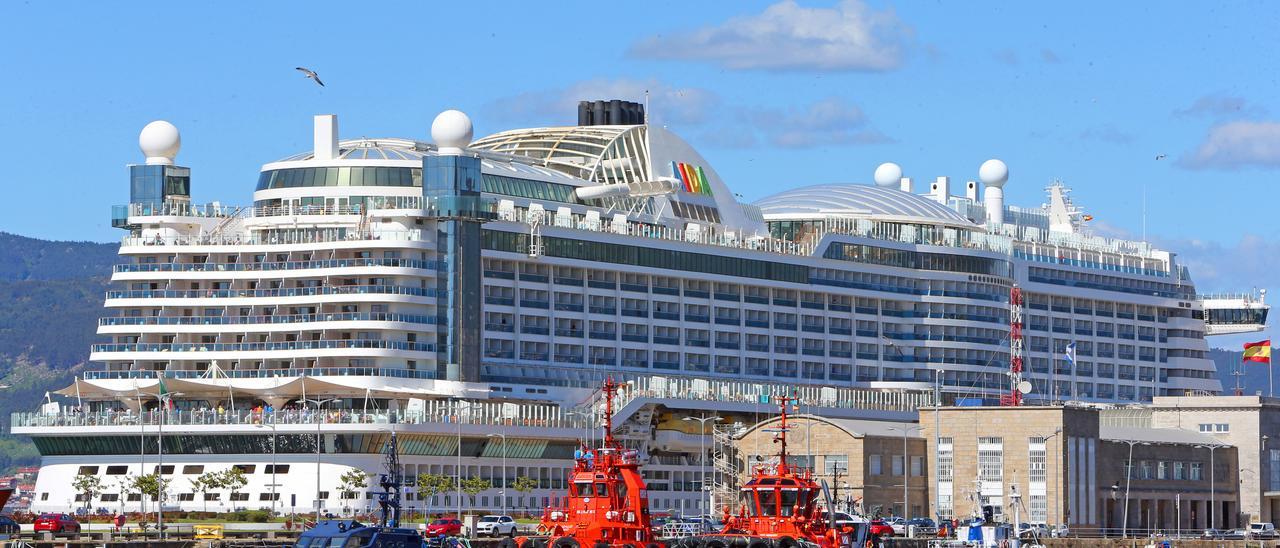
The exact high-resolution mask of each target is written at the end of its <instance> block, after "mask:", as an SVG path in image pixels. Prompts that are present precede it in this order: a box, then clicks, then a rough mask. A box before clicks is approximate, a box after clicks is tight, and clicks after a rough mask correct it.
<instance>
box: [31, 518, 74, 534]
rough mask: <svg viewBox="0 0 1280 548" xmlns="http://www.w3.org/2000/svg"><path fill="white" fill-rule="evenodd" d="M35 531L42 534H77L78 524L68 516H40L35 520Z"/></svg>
mask: <svg viewBox="0 0 1280 548" xmlns="http://www.w3.org/2000/svg"><path fill="white" fill-rule="evenodd" d="M35 531H36V532H37V533H43V532H45V531H48V532H50V533H79V532H80V522H78V521H76V518H73V517H71V515H69V514H40V517H38V518H36V521H35Z"/></svg>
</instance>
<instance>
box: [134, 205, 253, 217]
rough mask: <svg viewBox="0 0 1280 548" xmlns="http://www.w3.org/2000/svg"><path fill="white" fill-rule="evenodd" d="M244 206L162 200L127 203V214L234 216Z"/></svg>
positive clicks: (149, 215) (140, 215)
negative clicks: (160, 201)
mask: <svg viewBox="0 0 1280 548" xmlns="http://www.w3.org/2000/svg"><path fill="white" fill-rule="evenodd" d="M243 210H244V208H242V207H236V206H224V205H221V204H192V203H189V202H164V203H159V204H145V203H138V204H129V216H131V217H132V216H139V217H170V216H172V217H205V218H220V217H235V216H237V215H239V214H240V212H241V211H243Z"/></svg>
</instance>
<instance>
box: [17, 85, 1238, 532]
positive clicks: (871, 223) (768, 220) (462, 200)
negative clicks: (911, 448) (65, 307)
mask: <svg viewBox="0 0 1280 548" xmlns="http://www.w3.org/2000/svg"><path fill="white" fill-rule="evenodd" d="M624 107H625V106H624ZM636 107H637V106H636V105H631V106H630V107H625V108H633V109H634V108H636ZM625 108H624V110H625ZM599 112H603V113H604V114H596V115H595V117H594V118H593V120H595V121H597V122H598V121H600V120H605V121H610V120H612V122H618V121H620V120H626V121H629V122H633V123H626V124H619V123H606V124H604V125H583V126H570V127H558V128H538V129H525V130H514V131H507V132H502V133H498V134H495V135H491V136H488V137H484V138H481V139H479V140H476V141H474V142H472V140H471V133H472V130H471V123H470V120H469V119H467V118H466V116H465V115H464V114H462V113H460V112H457V111H448V112H446V113H444V114H442V115H441V117H439V118H437V120H436V123H434V124H433V125H432V134H433V138H434V140H435V144H428V143H425V142H419V141H415V140H410V139H355V140H339V138H338V122H337V119H336V118H335V117H333V116H329V115H325V116H317V117H316V126H315V127H316V130H315V135H314V143H315V146H314V150H312V151H310V152H306V153H302V154H298V155H295V156H292V157H289V158H285V159H282V160H279V161H276V162H271V163H268V164H265V165H264V166H263V167H262V169H261V172H260V175H259V178H258V184H257V188H256V190H255V191H254V194H253V202H252V204H251V205H247V206H244V207H231V206H225V205H221V204H219V203H216V202H215V203H212V204H207V205H196V204H193V203H192V201H191V199H190V183H191V171H190V170H189V169H188V168H185V167H179V166H177V165H175V164H174V159H175V158H176V155H177V153H178V144H179V142H180V140H179V137H178V133H177V130H176V128H175V129H173V131H168V128H172V125H169V124H167V123H156V124H153V125H149V126H148V129H146V130H144V132H143V135H142V138H141V139H140V144H141V146H142V148H143V151H144V153H145V155H146V157H147V162H146V165H139V166H132V167H131V178H132V181H131V200H130V202H131V203H130V204H129V205H128V206H123V207H119V208H117V210H116V212H115V215H114V223H115V225H116V226H120V227H121V228H124V229H126V230H128V235H127V236H126V237H125V238H124V240H123V241H122V243H121V248H120V254H121V256H122V257H123V258H124V261H123V263H122V264H120V265H118V266H117V267H116V269H115V272H114V274H113V277H112V279H113V281H114V282H115V285H116V287H115V288H114V289H112V290H111V291H110V292H109V293H108V295H107V299H106V307H107V308H108V313H107V314H106V315H105V317H104V318H102V320H101V323H100V328H99V333H101V334H102V335H104V336H106V337H109V338H110V342H107V343H103V344H99V345H95V346H94V348H93V351H92V354H91V360H92V361H94V362H96V363H98V364H100V365H99V366H98V367H96V368H95V369H94V370H92V371H90V372H87V373H86V374H85V375H84V376H83V378H81V379H78V380H77V382H76V384H75V385H74V386H71V387H68V388H66V389H64V390H62V391H60V392H59V393H60V394H62V395H64V396H67V397H69V398H72V401H74V402H75V404H74V405H76V409H73V410H66V409H63V410H62V411H61V412H56V413H50V412H46V413H32V414H18V415H15V416H14V420H13V425H14V432H15V433H19V434H26V435H31V436H32V437H33V438H34V439H35V441H36V443H37V445H38V446H39V448H40V450H41V451H42V454H43V455H44V461H43V471H42V473H41V476H40V483H39V485H38V486H37V491H38V494H37V496H36V499H37V500H36V503H35V509H36V510H41V509H51V510H52V509H66V508H67V507H68V506H76V505H78V504H81V503H78V502H77V500H78V495H77V494H76V493H75V492H74V491H73V490H72V489H71V488H70V487H69V486H68V484H69V481H68V478H70V477H72V476H74V475H76V474H77V473H84V474H94V475H99V476H101V477H102V478H103V479H104V485H105V486H108V488H107V489H105V490H104V493H103V494H101V495H99V496H96V497H94V498H93V499H92V500H91V501H89V505H90V506H92V507H95V508H96V507H105V508H108V509H113V510H114V509H117V508H137V507H138V506H139V504H140V503H141V500H140V498H141V497H139V496H138V495H137V494H136V493H132V492H131V489H130V488H128V487H125V486H122V485H123V484H122V483H121V482H124V483H127V481H126V480H127V478H129V477H130V476H136V475H138V474H140V473H152V472H156V471H158V472H161V473H163V474H166V477H169V478H171V479H172V482H171V483H170V484H169V487H168V489H167V492H166V496H165V503H164V504H165V507H166V508H182V509H187V510H200V509H202V508H204V507H205V506H206V505H208V507H209V508H210V509H214V508H217V509H226V508H231V507H274V508H275V509H276V510H277V511H288V510H289V509H290V508H291V507H292V508H296V509H298V510H299V511H306V510H310V509H312V508H313V507H314V506H315V505H316V501H315V499H316V493H317V491H319V499H320V500H319V506H321V507H322V508H323V509H325V510H326V511H333V512H338V511H341V510H343V509H346V508H355V509H363V508H365V507H367V506H368V505H369V503H370V500H369V498H368V496H369V495H367V494H366V493H365V489H356V490H355V492H354V493H353V494H351V495H349V496H350V497H354V498H344V496H343V495H340V494H339V493H340V491H341V490H342V489H341V487H340V476H341V475H342V473H344V472H345V471H347V470H350V469H352V468H357V469H364V470H368V471H375V470H377V469H378V467H379V464H378V463H379V461H380V457H379V455H378V452H379V451H380V450H381V447H382V443H383V442H384V440H385V439H386V437H387V436H388V435H389V432H390V431H391V430H393V429H394V430H396V431H397V432H398V436H399V444H400V449H401V452H402V457H401V462H402V463H405V466H406V473H407V474H409V475H411V476H416V475H417V474H422V473H431V474H446V475H461V476H463V477H480V478H484V479H488V480H491V481H492V482H493V483H494V484H495V487H494V488H493V489H490V490H487V491H484V492H483V493H480V494H479V495H477V496H476V497H475V502H474V503H472V502H471V501H470V500H467V501H466V504H465V505H464V506H465V507H466V508H473V507H478V508H481V509H483V510H484V511H500V510H503V509H506V510H511V509H520V510H521V511H524V510H532V509H536V508H540V507H541V506H543V505H544V504H545V503H546V502H547V499H548V498H550V497H554V496H555V494H556V493H558V492H560V491H559V489H560V488H561V487H562V482H563V478H564V471H565V469H566V467H567V465H568V462H569V461H568V458H569V457H570V456H571V455H572V452H573V450H574V448H575V447H576V441H575V440H577V439H580V438H583V437H584V436H589V432H590V430H591V428H590V425H591V424H594V422H595V421H594V419H593V414H594V413H596V412H597V411H596V409H597V408H598V405H599V402H595V401H593V399H592V398H593V395H592V394H593V392H592V390H591V387H593V386H595V385H597V384H598V382H599V381H600V380H601V379H602V378H603V377H604V376H606V375H612V376H613V377H615V378H617V379H620V380H625V381H627V382H628V383H630V384H631V385H632V386H633V389H632V390H631V391H630V392H629V393H628V394H627V395H626V396H624V398H625V401H623V402H619V407H618V408H619V409H621V410H622V411H621V413H620V416H619V417H617V420H616V423H617V424H618V425H619V428H620V434H621V437H622V438H624V439H626V440H628V442H629V443H631V444H633V445H635V446H636V447H638V448H640V449H641V454H642V457H643V458H644V459H646V463H647V464H646V466H645V468H644V470H645V473H646V476H647V479H648V482H649V485H650V489H651V494H650V498H651V499H652V500H653V502H654V505H655V511H668V510H670V511H687V512H695V511H699V510H700V509H701V508H703V507H704V506H705V503H704V502H702V501H701V499H702V489H701V485H702V478H703V473H704V472H707V473H708V474H711V476H712V477H719V476H717V474H721V475H724V476H726V477H727V476H732V474H730V473H729V472H730V471H727V470H720V469H719V468H716V469H715V470H713V471H712V470H710V469H711V468H712V466H711V464H710V462H711V461H712V460H713V459H712V456H713V455H715V454H717V453H716V451H717V450H716V449H715V447H714V446H709V447H707V449H708V451H707V453H706V455H705V456H703V455H701V454H700V449H699V441H700V435H699V434H702V433H703V432H701V431H700V430H699V428H700V427H701V426H700V423H698V422H696V421H683V420H680V419H681V418H682V417H685V416H687V415H689V414H697V413H713V412H714V413H719V414H721V415H722V416H724V417H726V420H725V421H723V422H724V423H728V424H732V423H734V422H744V423H754V418H755V417H756V414H757V413H768V412H769V410H770V409H771V404H770V403H769V400H770V398H771V397H772V396H776V395H780V394H787V393H791V392H793V391H797V392H798V393H799V395H800V397H801V401H802V404H803V405H805V406H808V407H811V408H813V409H814V410H815V412H821V413H823V414H825V415H828V416H837V417H853V418H866V419H884V420H893V419H898V420H901V419H909V418H911V417H913V416H914V409H915V408H916V407H917V406H918V405H924V404H928V403H929V402H931V401H932V400H931V398H932V388H933V383H934V382H935V380H937V381H939V382H941V383H942V391H943V393H944V397H945V398H947V399H954V398H984V399H987V400H993V399H995V398H997V397H998V396H999V395H1001V394H1003V393H1005V392H1007V391H1008V389H1009V382H1008V379H1007V376H1006V372H1007V370H1008V367H1009V364H1008V361H1009V344H1010V342H1009V340H1008V336H1009V313H1008V298H1009V297H1008V296H1009V292H1010V289H1011V288H1012V287H1013V286H1014V285H1015V284H1017V285H1018V286H1019V287H1021V288H1022V291H1023V293H1024V295H1025V299H1026V304H1025V314H1024V316H1025V318H1026V319H1025V323H1026V325H1025V336H1026V340H1025V342H1026V346H1025V349H1026V350H1025V354H1026V372H1025V373H1024V375H1023V377H1024V378H1027V379H1029V380H1030V381H1031V383H1032V386H1033V391H1032V393H1031V395H1030V396H1028V397H1029V398H1031V399H1042V400H1086V401H1095V402H1139V401H1150V400H1151V398H1152V397H1153V396H1154V395H1174V394H1182V393H1189V392H1200V391H1218V390H1220V388H1221V387H1220V385H1219V382H1218V381H1217V379H1216V376H1215V375H1214V366H1213V363H1212V362H1211V361H1209V360H1208V359H1206V358H1205V351H1206V350H1207V346H1206V343H1205V340H1204V336H1205V334H1206V333H1205V330H1206V327H1205V321H1204V319H1203V308H1202V304H1201V302H1200V301H1198V300H1197V299H1196V298H1195V291H1194V286H1193V284H1192V282H1191V279H1190V278H1189V277H1188V274H1187V272H1186V270H1185V269H1184V268H1183V267H1181V266H1180V265H1179V264H1178V263H1177V260H1176V257H1175V255H1174V254H1173V253H1170V252H1167V251H1162V250H1157V249H1154V248H1152V247H1150V246H1149V245H1147V244H1145V243H1140V242H1129V241H1117V240H1110V239H1104V238H1099V237H1094V236H1090V235H1088V233H1087V231H1085V230H1083V229H1082V227H1083V223H1084V220H1083V218H1082V214H1081V213H1080V211H1079V210H1078V208H1076V207H1075V206H1073V205H1072V204H1071V203H1070V200H1069V199H1068V198H1067V194H1066V189H1065V188H1064V187H1062V186H1061V185H1058V184H1055V185H1053V186H1051V187H1050V188H1049V192H1050V203H1049V204H1047V205H1046V206H1044V207H1040V208H1017V207H1012V206H1005V205H1004V203H1003V194H1002V187H1003V185H1004V184H1005V182H1006V181H1007V180H1008V179H1009V171H1008V168H1007V167H1005V166H1004V164H1003V163H1002V162H999V161H998V160H991V161H988V162H987V163H986V164H983V166H982V168H981V170H980V173H981V176H980V180H981V182H982V183H983V184H985V185H986V186H987V188H986V195H985V200H983V201H981V202H979V201H978V196H979V183H978V182H969V183H968V184H967V187H966V191H965V195H964V196H952V195H951V194H950V190H949V188H950V183H949V181H947V180H945V178H939V179H938V180H937V182H936V183H933V187H932V188H931V190H930V192H929V193H928V194H925V195H917V194H915V193H913V192H912V191H911V183H910V180H909V179H906V178H903V177H902V169H901V168H900V167H898V166H895V165H886V166H881V168H880V169H877V170H876V178H875V180H876V183H877V185H875V186H872V185H861V184H832V185H820V186H811V187H802V188H796V189H791V190H783V191H781V192H779V193H777V194H775V195H773V196H769V197H767V198H764V199H762V200H759V201H757V202H756V203H754V204H744V203H739V202H738V201H736V200H735V199H734V194H733V192H732V191H731V190H730V188H729V187H728V186H727V184H726V183H725V182H724V181H723V180H722V179H721V178H720V177H719V175H718V174H717V173H716V171H715V170H714V169H712V167H711V165H710V164H709V163H708V162H707V161H706V159H705V158H703V157H702V156H700V155H699V154H698V153H697V152H696V151H695V150H694V149H693V148H692V147H690V146H689V145H688V144H687V143H685V142H684V141H683V140H681V139H680V138H679V137H677V136H676V135H675V134H673V133H672V132H670V131H668V130H666V129H664V128H659V127H656V126H648V125H644V124H642V123H641V124H636V123H634V122H635V121H636V120H635V119H634V116H629V115H626V116H622V117H618V116H612V117H611V116H610V115H609V111H607V110H606V111H599ZM620 112H621V111H620ZM1073 343H1074V347H1073V348H1074V351H1075V363H1074V365H1072V364H1069V363H1068V361H1067V360H1066V358H1065V356H1066V349H1067V346H1068V345H1069V344H1073ZM268 406H269V407H270V409H267V407H268ZM317 407H319V409H318V410H317ZM169 408H172V409H170V410H164V409H169ZM259 408H261V410H259ZM162 410H164V411H162ZM46 411H51V410H46ZM710 432H711V427H710V426H708V429H707V431H706V433H707V434H709V433H710ZM497 434H501V435H497ZM504 436H505V437H504ZM161 440H163V444H162V445H161V443H160V441H161ZM317 441H318V442H319V443H317ZM158 449H162V450H159V451H158ZM722 460H723V459H722ZM700 463H706V464H707V468H706V469H704V468H702V467H700ZM232 466H236V467H239V468H241V469H242V470H244V471H245V473H246V477H247V478H248V479H249V484H248V485H247V486H245V487H243V488H241V489H239V490H237V491H235V492H230V491H223V492H215V493H206V492H200V491H197V490H196V489H195V488H194V487H193V486H192V484H191V480H193V479H196V478H198V477H200V475H201V474H205V473H209V472H215V471H219V470H225V469H227V468H229V467H232ZM517 477H529V478H533V479H535V480H536V483H537V485H536V487H534V488H533V490H532V491H530V492H527V493H518V492H515V491H513V490H512V489H511V488H508V489H506V490H505V498H506V500H505V501H504V500H503V498H502V497H503V496H504V494H503V489H502V488H501V487H500V486H498V484H500V483H501V482H503V481H506V482H507V484H508V486H510V485H512V484H513V483H514V480H515V478H517ZM131 497H132V498H133V500H130V498H131ZM273 499H275V500H277V501H279V502H275V503H273V502H272V500H273ZM460 504H461V503H460V502H459V497H458V494H457V493H444V494H437V495H435V496H434V497H433V498H430V499H429V500H416V501H412V500H411V501H410V502H409V503H408V504H406V506H415V507H417V508H422V507H423V506H426V507H428V508H430V509H431V511H433V512H445V511H453V510H455V509H456V508H458V507H459V505H460Z"/></svg>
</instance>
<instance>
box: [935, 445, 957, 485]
mask: <svg viewBox="0 0 1280 548" xmlns="http://www.w3.org/2000/svg"><path fill="white" fill-rule="evenodd" d="M954 462H955V453H953V452H952V445H951V438H938V479H939V480H942V481H950V480H951V478H952V476H953V475H954V474H955V472H954V470H955V464H954Z"/></svg>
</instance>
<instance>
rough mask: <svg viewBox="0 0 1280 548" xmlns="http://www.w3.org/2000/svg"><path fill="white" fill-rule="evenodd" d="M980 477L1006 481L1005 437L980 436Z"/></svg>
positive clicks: (983, 479)
mask: <svg viewBox="0 0 1280 548" xmlns="http://www.w3.org/2000/svg"><path fill="white" fill-rule="evenodd" d="M978 479H980V480H982V481H993V482H1003V481H1004V438H978Z"/></svg>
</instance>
